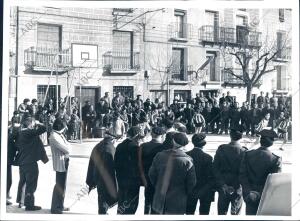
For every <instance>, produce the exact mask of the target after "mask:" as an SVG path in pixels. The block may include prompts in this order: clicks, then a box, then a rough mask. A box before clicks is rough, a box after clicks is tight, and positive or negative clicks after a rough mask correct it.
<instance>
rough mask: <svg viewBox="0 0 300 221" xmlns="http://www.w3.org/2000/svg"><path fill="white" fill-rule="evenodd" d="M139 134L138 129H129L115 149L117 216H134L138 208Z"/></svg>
mask: <svg viewBox="0 0 300 221" xmlns="http://www.w3.org/2000/svg"><path fill="white" fill-rule="evenodd" d="M141 133H142V131H141V129H140V127H138V126H133V127H131V128H130V129H129V130H128V132H127V139H126V140H124V141H123V142H122V143H120V144H119V145H118V146H117V148H116V153H115V160H114V161H115V168H116V176H117V181H118V187H119V192H118V197H119V201H118V211H117V213H118V214H135V212H136V210H137V207H138V203H139V191H140V185H141V176H140V171H139V166H138V151H139V150H138V149H139V141H140V138H141Z"/></svg>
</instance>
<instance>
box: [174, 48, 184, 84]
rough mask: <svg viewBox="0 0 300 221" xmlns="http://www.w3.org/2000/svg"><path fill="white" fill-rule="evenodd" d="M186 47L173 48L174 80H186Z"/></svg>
mask: <svg viewBox="0 0 300 221" xmlns="http://www.w3.org/2000/svg"><path fill="white" fill-rule="evenodd" d="M184 66H185V65H184V49H183V48H173V49H172V65H171V71H172V78H173V79H174V80H181V81H183V80H185V79H186V76H185V71H184V70H185V68H184Z"/></svg>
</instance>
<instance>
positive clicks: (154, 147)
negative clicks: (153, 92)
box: [139, 127, 165, 214]
mask: <svg viewBox="0 0 300 221" xmlns="http://www.w3.org/2000/svg"><path fill="white" fill-rule="evenodd" d="M164 134H165V131H164V129H163V128H161V127H153V128H152V131H151V136H152V140H151V141H149V142H146V143H143V144H142V145H141V151H140V153H141V154H140V157H139V159H140V164H141V174H142V180H143V183H144V185H145V207H144V214H150V212H151V205H152V200H153V195H154V187H153V186H152V184H151V182H150V180H149V176H148V172H149V169H150V167H151V164H152V162H153V159H154V157H155V155H156V154H157V153H158V152H161V151H162V150H163V146H162V143H163V136H164Z"/></svg>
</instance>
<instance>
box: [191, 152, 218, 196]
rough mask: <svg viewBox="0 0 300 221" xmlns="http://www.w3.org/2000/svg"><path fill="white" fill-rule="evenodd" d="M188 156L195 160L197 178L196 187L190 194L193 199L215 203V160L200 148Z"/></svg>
mask: <svg viewBox="0 0 300 221" xmlns="http://www.w3.org/2000/svg"><path fill="white" fill-rule="evenodd" d="M186 154H187V155H189V156H190V157H191V158H192V159H193V163H194V166H195V171H196V177H197V183H196V186H195V188H194V190H193V192H192V193H191V194H190V195H191V197H197V198H199V199H201V200H205V201H213V200H214V195H215V191H214V187H215V180H214V174H213V169H212V162H213V158H212V157H211V156H210V155H209V154H207V153H205V152H203V150H202V149H201V148H198V147H195V148H194V149H192V150H191V151H189V152H187V153H186Z"/></svg>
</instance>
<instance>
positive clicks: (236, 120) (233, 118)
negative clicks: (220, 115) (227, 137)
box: [229, 102, 241, 128]
mask: <svg viewBox="0 0 300 221" xmlns="http://www.w3.org/2000/svg"><path fill="white" fill-rule="evenodd" d="M229 118H230V128H237V127H239V125H240V120H241V109H240V107H239V103H238V102H235V103H234V107H232V108H231V109H230V111H229Z"/></svg>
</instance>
